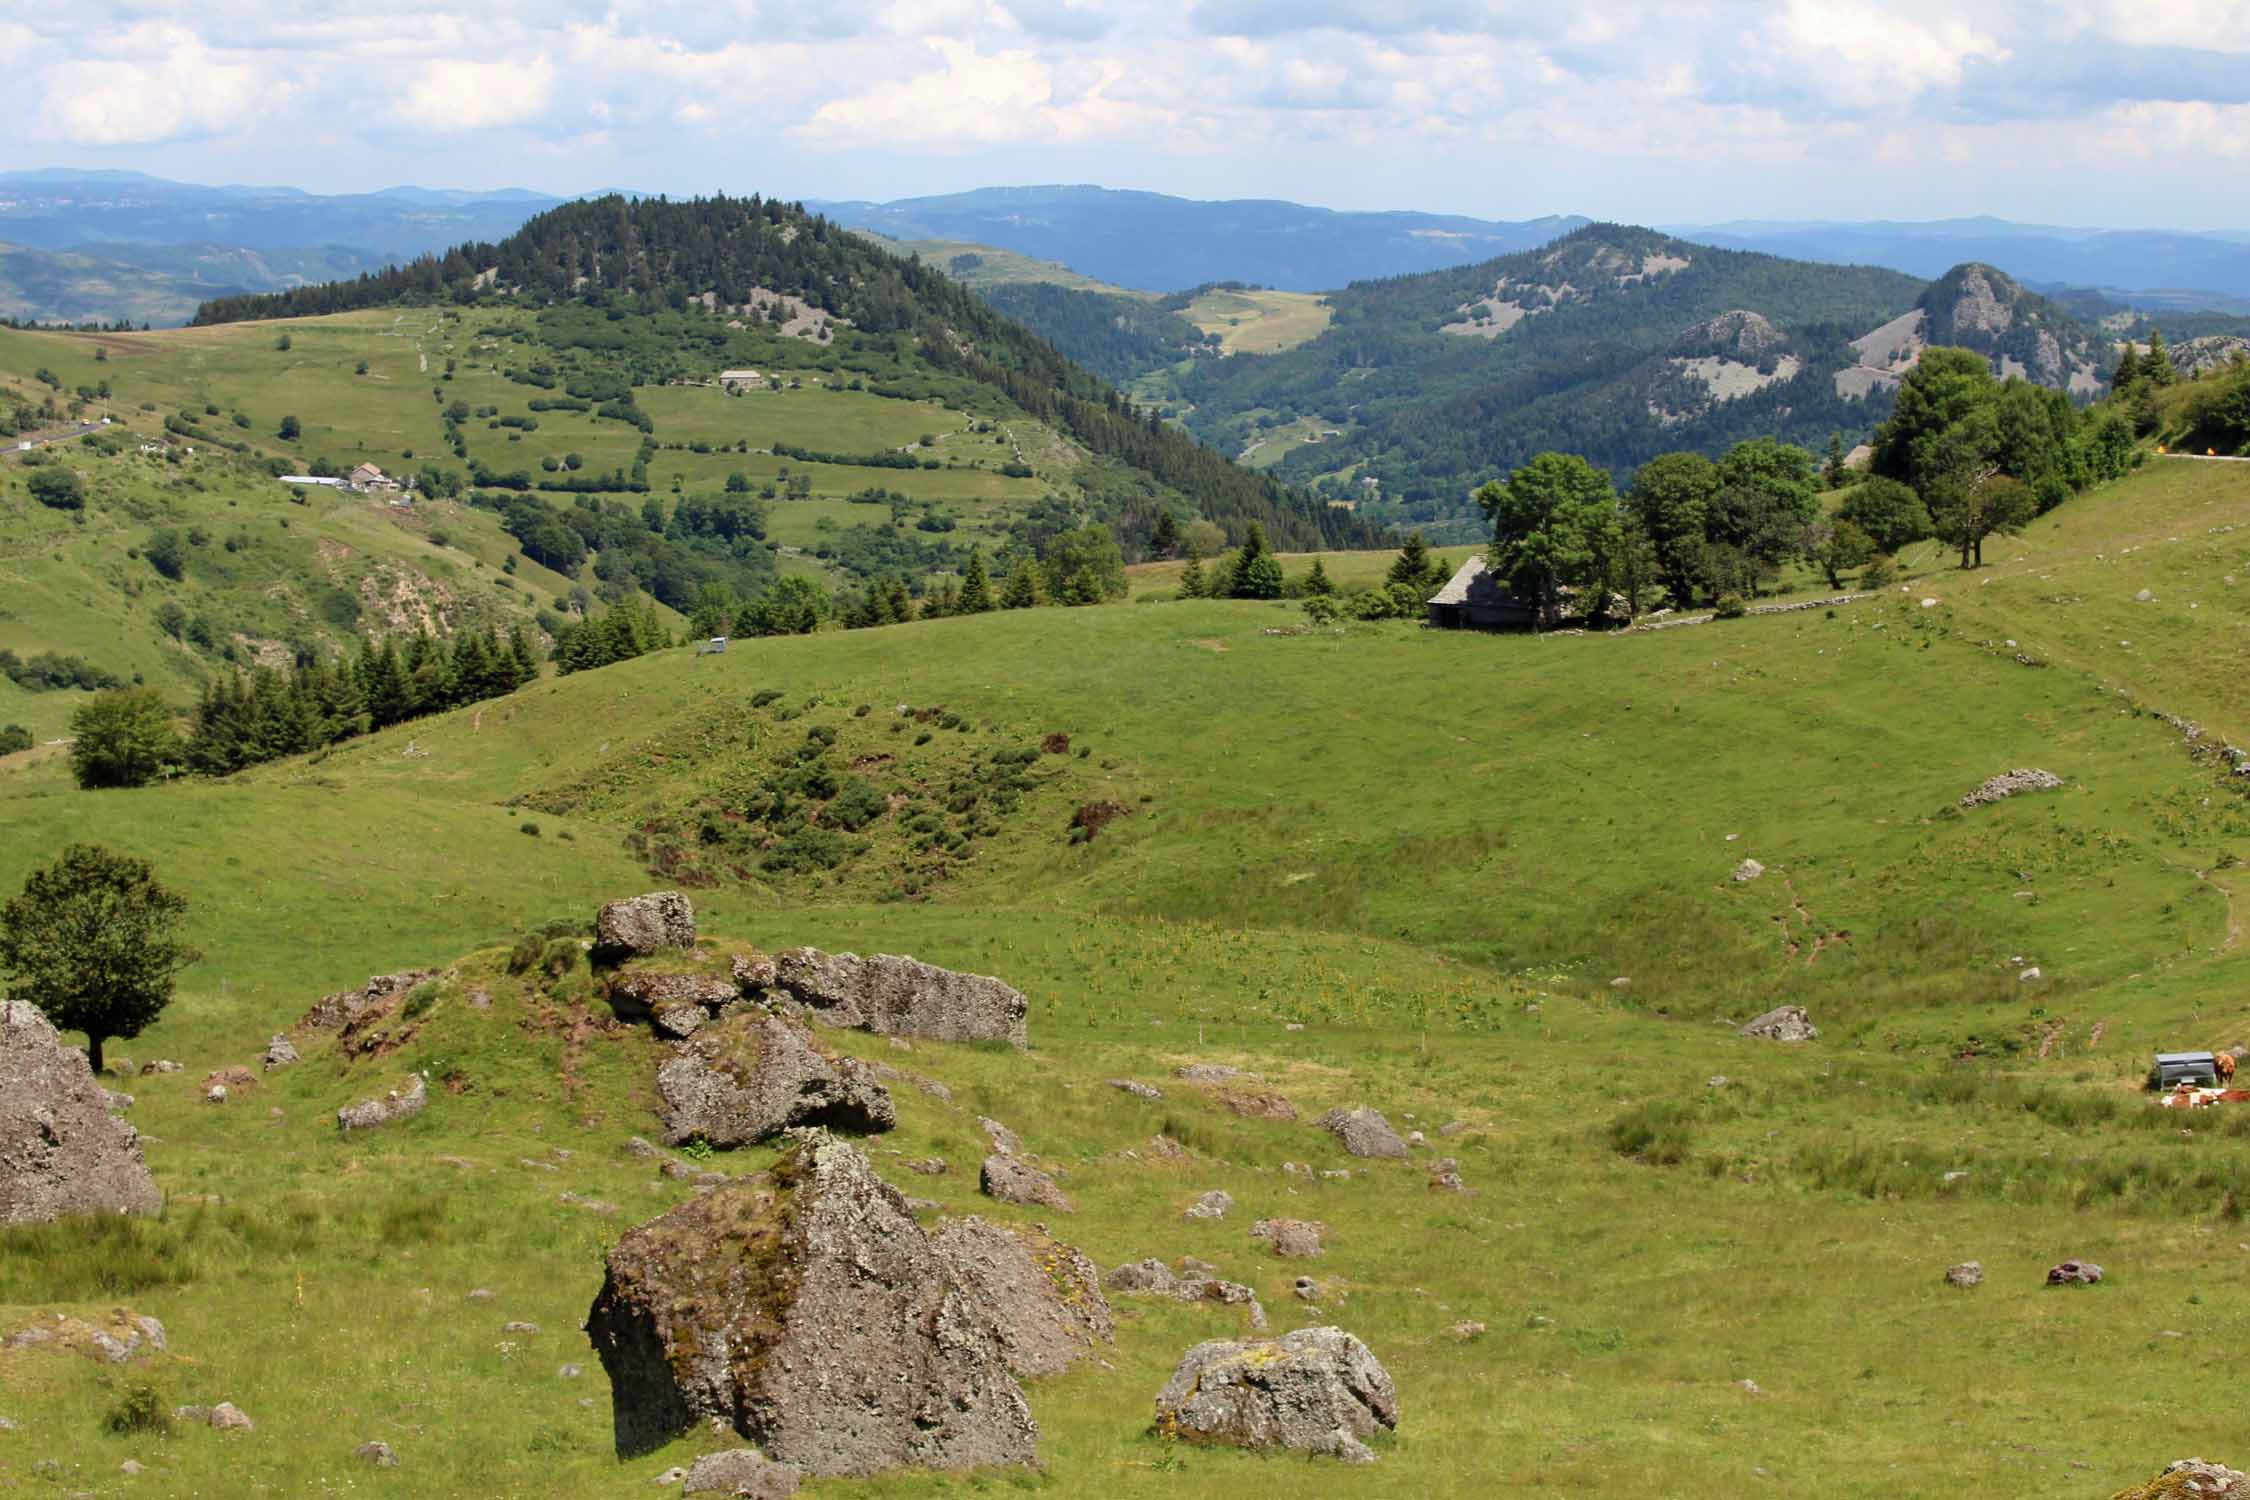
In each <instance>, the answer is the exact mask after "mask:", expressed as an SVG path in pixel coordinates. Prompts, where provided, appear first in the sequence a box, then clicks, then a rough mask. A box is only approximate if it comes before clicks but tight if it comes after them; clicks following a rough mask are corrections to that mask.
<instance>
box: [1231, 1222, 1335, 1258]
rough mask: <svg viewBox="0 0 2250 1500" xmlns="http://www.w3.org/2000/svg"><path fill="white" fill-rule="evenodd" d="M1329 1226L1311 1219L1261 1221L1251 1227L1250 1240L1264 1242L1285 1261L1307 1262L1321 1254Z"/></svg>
mask: <svg viewBox="0 0 2250 1500" xmlns="http://www.w3.org/2000/svg"><path fill="white" fill-rule="evenodd" d="M1327 1233H1328V1226H1327V1225H1326V1224H1322V1223H1320V1222H1318V1221H1317V1220H1311V1219H1260V1220H1259V1221H1258V1222H1257V1223H1255V1224H1253V1225H1251V1226H1250V1238H1252V1239H1254V1240H1264V1241H1265V1242H1266V1243H1267V1244H1269V1245H1271V1246H1273V1253H1274V1254H1275V1255H1277V1256H1279V1257H1281V1258H1282V1259H1283V1260H1306V1259H1309V1258H1311V1257H1312V1256H1315V1255H1318V1254H1320V1248H1321V1247H1320V1241H1321V1237H1322V1236H1323V1235H1325V1234H1327Z"/></svg>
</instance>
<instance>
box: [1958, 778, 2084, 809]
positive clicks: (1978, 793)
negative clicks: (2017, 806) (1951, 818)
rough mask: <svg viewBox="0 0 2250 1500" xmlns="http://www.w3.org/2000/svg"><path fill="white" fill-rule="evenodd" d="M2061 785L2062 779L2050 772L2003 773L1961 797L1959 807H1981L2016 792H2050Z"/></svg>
mask: <svg viewBox="0 0 2250 1500" xmlns="http://www.w3.org/2000/svg"><path fill="white" fill-rule="evenodd" d="M2062 784H2063V780H2062V778H2061V777H2060V776H2057V775H2055V774H2054V773H2053V772H2052V771H2039V770H2018V771H2004V772H2002V773H2001V774H2000V775H1998V776H1995V777H1993V778H1992V779H1991V780H1989V781H1986V782H1984V783H1983V784H1982V785H1980V786H1978V787H1977V789H1976V790H1975V791H1973V792H1970V793H1969V794H1968V795H1967V796H1965V797H1963V798H1962V799H1961V805H1962V806H1963V807H1983V806H1984V805H1985V804H1986V803H1989V802H2000V801H2004V800H2006V799H2007V798H2009V797H2013V796H2014V795H2015V794H2016V793H2018V792H2051V791H2053V790H2054V789H2055V788H2056V787H2059V786H2061V785H2062Z"/></svg>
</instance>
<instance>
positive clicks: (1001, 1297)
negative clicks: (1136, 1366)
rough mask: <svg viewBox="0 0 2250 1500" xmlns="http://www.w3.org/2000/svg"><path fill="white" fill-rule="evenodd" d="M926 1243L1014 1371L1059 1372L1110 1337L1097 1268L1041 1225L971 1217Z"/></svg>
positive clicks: (1106, 1305)
mask: <svg viewBox="0 0 2250 1500" xmlns="http://www.w3.org/2000/svg"><path fill="white" fill-rule="evenodd" d="M931 1243H933V1244H934V1245H935V1246H936V1247H937V1251H938V1254H939V1255H941V1256H943V1257H944V1258H945V1260H946V1263H947V1264H948V1265H949V1266H951V1267H952V1269H953V1273H954V1275H956V1276H957V1277H959V1278H960V1280H961V1284H962V1285H963V1286H965V1287H967V1288H968V1289H969V1290H970V1291H971V1292H972V1293H973V1294H974V1295H975V1297H976V1299H977V1302H978V1305H979V1306H981V1307H982V1308H983V1309H984V1312H985V1316H986V1317H987V1318H988V1319H989V1320H990V1322H991V1326H992V1332H993V1337H994V1338H996V1339H997V1340H998V1341H999V1344H1000V1350H1001V1353H1002V1354H1003V1355H1004V1356H1005V1357H1006V1359H1007V1361H1008V1368H1009V1369H1010V1370H1012V1371H1014V1372H1015V1373H1016V1374H1017V1375H1019V1376H1034V1375H1059V1374H1060V1373H1062V1372H1063V1371H1064V1370H1067V1369H1069V1368H1070V1367H1071V1366H1072V1365H1073V1364H1076V1363H1077V1362H1078V1361H1079V1360H1080V1359H1082V1358H1084V1357H1085V1356H1086V1354H1087V1353H1088V1352H1090V1351H1091V1350H1092V1349H1093V1348H1095V1347H1096V1346H1097V1345H1100V1344H1107V1343H1110V1342H1111V1341H1112V1340H1113V1339H1114V1338H1115V1336H1116V1325H1115V1323H1114V1322H1113V1321H1112V1320H1111V1317H1110V1311H1109V1302H1108V1300H1107V1299H1105V1298H1104V1297H1103V1296H1102V1285H1101V1273H1100V1272H1099V1271H1097V1270H1096V1269H1095V1268H1094V1263H1093V1262H1092V1261H1090V1260H1088V1259H1087V1258H1086V1257H1085V1256H1084V1255H1081V1254H1080V1253H1079V1252H1078V1251H1077V1250H1075V1249H1074V1248H1072V1247H1071V1246H1069V1245H1066V1244H1063V1243H1062V1242H1061V1241H1060V1240H1057V1239H1056V1238H1054V1236H1052V1235H1050V1234H1048V1233H1047V1232H1046V1231H1045V1230H1043V1229H1025V1228H1016V1227H1013V1226H1009V1225H1004V1224H993V1223H989V1222H987V1221H985V1220H983V1219H979V1218H976V1217H973V1216H972V1217H970V1218H966V1219H956V1220H954V1221H952V1222H951V1223H949V1224H947V1225H945V1226H944V1227H943V1228H941V1229H940V1230H938V1232H937V1233H936V1234H935V1235H934V1236H932V1239H931Z"/></svg>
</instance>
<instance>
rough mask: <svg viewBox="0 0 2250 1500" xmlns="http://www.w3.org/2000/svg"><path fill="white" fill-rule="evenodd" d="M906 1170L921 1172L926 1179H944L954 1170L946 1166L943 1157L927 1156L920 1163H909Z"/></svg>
mask: <svg viewBox="0 0 2250 1500" xmlns="http://www.w3.org/2000/svg"><path fill="white" fill-rule="evenodd" d="M906 1170H907V1171H909V1172H919V1173H921V1174H922V1175H923V1176H924V1177H943V1176H944V1175H945V1174H946V1173H947V1172H949V1171H951V1170H952V1168H951V1167H950V1166H948V1165H947V1164H946V1160H945V1158H944V1157H942V1156H926V1157H924V1158H922V1159H921V1160H920V1161H910V1162H908V1163H907V1164H906Z"/></svg>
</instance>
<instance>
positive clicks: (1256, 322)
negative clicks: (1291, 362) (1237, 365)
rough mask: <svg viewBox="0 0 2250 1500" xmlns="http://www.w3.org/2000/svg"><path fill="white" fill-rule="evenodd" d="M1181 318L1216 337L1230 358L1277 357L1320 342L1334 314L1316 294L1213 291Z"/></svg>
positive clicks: (1199, 298) (1202, 297)
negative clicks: (1235, 356) (1251, 355)
mask: <svg viewBox="0 0 2250 1500" xmlns="http://www.w3.org/2000/svg"><path fill="white" fill-rule="evenodd" d="M1180 316H1181V317H1183V318H1186V319H1187V320H1188V321H1189V322H1190V323H1193V324H1194V325H1195V326H1196V327H1198V328H1200V329H1202V330H1203V331H1204V332H1205V333H1208V334H1212V335H1215V336H1216V337H1217V338H1218V340H1219V343H1220V345H1221V347H1223V348H1224V349H1225V350H1226V351H1227V353H1229V354H1279V353H1280V352H1281V351H1282V350H1284V349H1294V348H1296V347H1297V346H1298V345H1299V344H1309V343H1311V342H1312V341H1313V340H1314V339H1316V338H1319V337H1320V336H1321V334H1323V333H1325V332H1327V330H1328V324H1329V320H1330V319H1332V318H1333V317H1334V316H1335V313H1334V311H1333V310H1332V309H1331V308H1330V307H1329V306H1328V304H1327V302H1326V301H1325V300H1323V299H1322V297H1321V296H1320V294H1318V293H1316V292H1275V291H1246V292H1234V291H1220V290H1212V291H1208V292H1205V293H1203V295H1201V296H1200V297H1197V298H1196V299H1195V300H1194V301H1193V302H1190V303H1189V304H1188V305H1187V306H1186V307H1185V308H1183V309H1181V311H1180Z"/></svg>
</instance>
